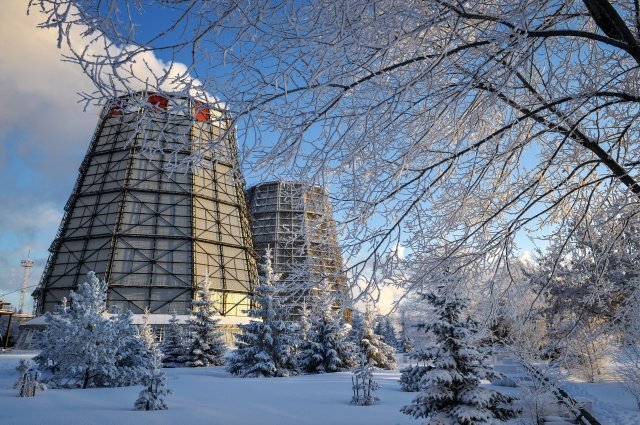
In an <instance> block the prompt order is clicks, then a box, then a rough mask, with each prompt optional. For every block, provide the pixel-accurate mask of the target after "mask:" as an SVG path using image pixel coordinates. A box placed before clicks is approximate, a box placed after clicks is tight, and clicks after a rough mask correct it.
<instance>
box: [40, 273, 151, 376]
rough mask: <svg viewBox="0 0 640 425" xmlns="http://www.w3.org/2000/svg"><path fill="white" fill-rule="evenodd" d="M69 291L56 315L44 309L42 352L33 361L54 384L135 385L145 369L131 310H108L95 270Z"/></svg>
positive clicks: (102, 283) (103, 291)
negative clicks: (118, 311) (68, 301)
mask: <svg viewBox="0 0 640 425" xmlns="http://www.w3.org/2000/svg"><path fill="white" fill-rule="evenodd" d="M87 277H88V281H87V282H85V283H82V284H80V285H78V289H77V291H71V295H70V296H71V303H70V305H67V302H66V300H64V301H63V304H62V305H61V306H60V307H59V308H58V310H57V312H56V313H54V314H51V313H47V314H46V316H45V320H46V323H47V326H46V329H45V331H44V332H43V333H42V339H41V345H42V351H41V352H40V354H39V355H38V356H36V357H34V361H35V362H36V363H37V364H38V366H39V368H40V369H41V370H43V371H46V372H48V375H47V376H45V379H44V382H45V383H46V384H47V385H48V386H49V387H52V388H89V387H116V386H126V385H135V384H138V383H139V382H140V379H141V377H142V376H143V374H144V373H143V372H144V370H145V362H144V359H143V357H144V355H145V350H144V347H143V344H142V343H141V340H140V338H139V337H138V335H137V329H136V327H135V326H134V325H133V324H132V322H131V312H127V313H123V314H116V315H111V316H110V315H109V314H107V312H106V283H105V282H104V281H100V280H99V279H98V278H97V277H96V275H95V273H93V272H89V273H88V274H87Z"/></svg>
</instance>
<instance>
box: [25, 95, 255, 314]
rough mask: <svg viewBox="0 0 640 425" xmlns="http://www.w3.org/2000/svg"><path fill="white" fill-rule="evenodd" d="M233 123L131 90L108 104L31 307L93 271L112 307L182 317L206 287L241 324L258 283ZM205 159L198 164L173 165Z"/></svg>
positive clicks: (188, 102)
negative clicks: (198, 291)
mask: <svg viewBox="0 0 640 425" xmlns="http://www.w3.org/2000/svg"><path fill="white" fill-rule="evenodd" d="M228 126H229V121H228V119H226V118H225V116H224V114H223V113H221V112H220V111H219V110H216V109H213V108H210V107H207V106H204V105H203V104H201V103H199V102H197V101H195V100H193V99H184V98H166V97H163V96H160V95H157V94H150V93H137V94H134V95H130V96H126V97H122V98H120V99H119V101H118V102H116V103H114V104H112V105H110V106H108V107H106V108H105V109H104V111H103V113H102V116H101V119H100V122H99V124H98V127H97V129H96V132H95V135H94V137H93V140H92V142H91V145H90V147H89V149H88V152H87V155H86V157H85V159H84V161H83V162H82V165H81V166H80V170H79V175H78V179H77V181H76V185H75V187H74V189H73V193H72V194H71V197H70V198H69V201H68V202H67V205H66V206H65V213H64V217H63V219H62V223H61V224H60V228H59V231H58V234H57V235H56V238H55V240H54V241H53V243H52V245H51V248H50V253H51V254H50V257H49V260H48V263H47V265H46V267H45V271H44V274H43V277H42V279H41V282H40V286H39V288H38V289H37V290H36V291H35V292H34V297H35V298H36V302H37V311H38V312H39V313H43V312H45V311H51V310H53V309H54V306H55V305H56V304H59V303H60V302H61V300H62V299H63V297H68V296H69V291H70V290H72V289H74V288H75V287H76V285H77V284H79V283H81V282H84V281H85V280H86V273H87V272H88V271H90V270H93V271H95V272H96V273H97V274H98V276H99V277H100V278H104V279H105V280H106V281H107V283H108V304H109V306H110V307H118V308H119V309H120V310H131V311H133V312H134V313H141V312H143V311H144V310H145V309H146V308H149V309H150V310H151V312H152V313H169V312H172V311H173V310H176V311H177V312H178V314H188V312H189V309H190V306H191V300H192V299H193V298H194V293H195V291H196V288H197V286H198V285H200V284H202V283H204V282H205V281H206V282H207V284H208V285H209V289H210V290H211V296H212V298H213V299H214V300H215V301H216V305H217V307H218V310H219V313H220V315H222V316H243V315H244V313H243V310H246V309H247V308H248V307H249V301H248V298H247V294H248V292H249V291H250V290H251V288H252V285H253V284H254V283H255V281H256V276H257V275H256V265H255V260H254V257H253V250H252V242H251V233H250V228H249V220H248V216H247V209H246V203H245V198H244V193H243V180H242V177H241V175H240V171H239V167H238V161H237V148H236V144H235V140H234V137H233V131H227V130H228ZM220 135H224V137H222V138H219V137H218V136H220ZM150 144H151V145H153V149H152V150H153V151H155V153H152V150H150V149H149V147H150V146H151V145H150ZM205 147H206V148H207V149H204V148H205ZM200 151H201V152H202V156H201V163H200V164H199V166H198V167H178V168H176V167H175V165H176V164H181V163H184V162H185V160H186V159H187V156H188V155H189V154H191V153H193V152H196V153H197V152H200Z"/></svg>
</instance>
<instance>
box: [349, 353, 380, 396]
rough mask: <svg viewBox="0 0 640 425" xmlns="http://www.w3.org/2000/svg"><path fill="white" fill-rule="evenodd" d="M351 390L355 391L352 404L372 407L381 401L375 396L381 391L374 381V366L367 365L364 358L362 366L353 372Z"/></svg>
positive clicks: (361, 361) (361, 362)
mask: <svg viewBox="0 0 640 425" xmlns="http://www.w3.org/2000/svg"><path fill="white" fill-rule="evenodd" d="M351 388H352V390H353V397H352V398H351V404H357V405H358V406H370V405H372V404H374V403H375V402H376V401H378V400H380V399H379V398H378V397H376V396H375V395H374V393H375V392H376V391H377V390H379V389H380V385H379V384H378V383H377V382H376V381H374V380H373V365H371V364H370V363H367V362H366V359H365V358H364V356H362V357H361V360H360V366H358V367H357V368H355V369H354V370H353V376H352V377H351Z"/></svg>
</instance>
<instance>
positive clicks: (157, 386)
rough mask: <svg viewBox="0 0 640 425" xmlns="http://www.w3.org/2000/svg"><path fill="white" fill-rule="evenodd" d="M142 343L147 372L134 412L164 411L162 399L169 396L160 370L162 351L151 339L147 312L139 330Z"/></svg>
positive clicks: (162, 372)
mask: <svg viewBox="0 0 640 425" xmlns="http://www.w3.org/2000/svg"><path fill="white" fill-rule="evenodd" d="M140 335H141V337H142V341H143V342H144V345H145V348H146V350H147V353H148V355H147V359H148V360H147V370H146V373H145V376H144V378H143V379H142V384H143V385H144V386H145V388H144V389H143V390H142V391H140V394H138V399H137V400H136V402H135V403H134V408H135V409H136V410H165V409H166V408H167V405H166V403H165V402H164V397H166V396H167V395H169V394H171V390H169V389H167V387H166V385H165V382H166V376H165V373H164V371H163V370H162V357H163V354H162V351H160V347H159V345H158V344H157V343H156V342H155V340H154V338H153V330H152V329H151V326H149V311H148V310H147V311H146V312H145V318H144V323H143V325H142V329H141V330H140Z"/></svg>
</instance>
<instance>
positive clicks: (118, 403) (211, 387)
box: [0, 354, 419, 425]
mask: <svg viewBox="0 0 640 425" xmlns="http://www.w3.org/2000/svg"><path fill="white" fill-rule="evenodd" d="M21 357H24V356H17V355H14V354H0V424H2V425H31V424H33V425H36V424H37V425H57V424H60V425H63V424H64V425H103V424H104V425H115V424H117V425H134V424H135V425H140V424H154V425H162V424H167V425H169V424H171V425H176V424H181V425H188V424H220V425H245V424H263V425H316V424H317V425H321V424H322V425H327V424H345V425H346V424H350V425H358V424H362V425H365V424H367V425H376V424H380V425H382V424H384V425H394V424H414V425H415V424H418V423H419V421H417V420H415V419H413V418H411V417H409V416H406V415H403V414H401V413H400V412H399V409H400V407H401V406H403V405H405V404H408V403H409V402H410V401H411V399H412V397H414V396H415V394H413V393H404V392H401V391H400V386H399V384H398V379H399V376H400V374H399V372H396V371H392V372H380V373H377V374H376V376H375V377H376V379H377V381H378V382H379V383H380V386H381V389H380V391H378V395H379V396H380V398H381V400H380V402H379V404H376V405H374V406H352V405H350V404H349V401H350V400H351V374H350V373H348V372H345V373H332V374H326V375H305V376H295V377H291V378H269V379H265V378H244V379H243V378H237V377H233V376H231V375H229V374H228V373H226V372H225V370H224V368H223V367H212V368H181V369H165V371H166V372H167V386H168V387H170V388H171V389H173V390H174V394H172V395H171V396H169V397H167V403H168V405H169V410H165V411H155V412H146V411H134V410H133V403H134V401H135V400H136V398H137V396H138V392H140V390H141V388H142V387H139V386H138V387H125V388H100V389H86V390H69V389H63V390H47V391H45V392H39V393H37V394H36V397H35V398H20V397H17V393H16V390H14V389H12V388H11V386H12V385H13V382H14V381H15V380H16V379H17V373H16V372H15V370H14V369H15V366H16V364H17V362H18V360H19V358H21Z"/></svg>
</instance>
